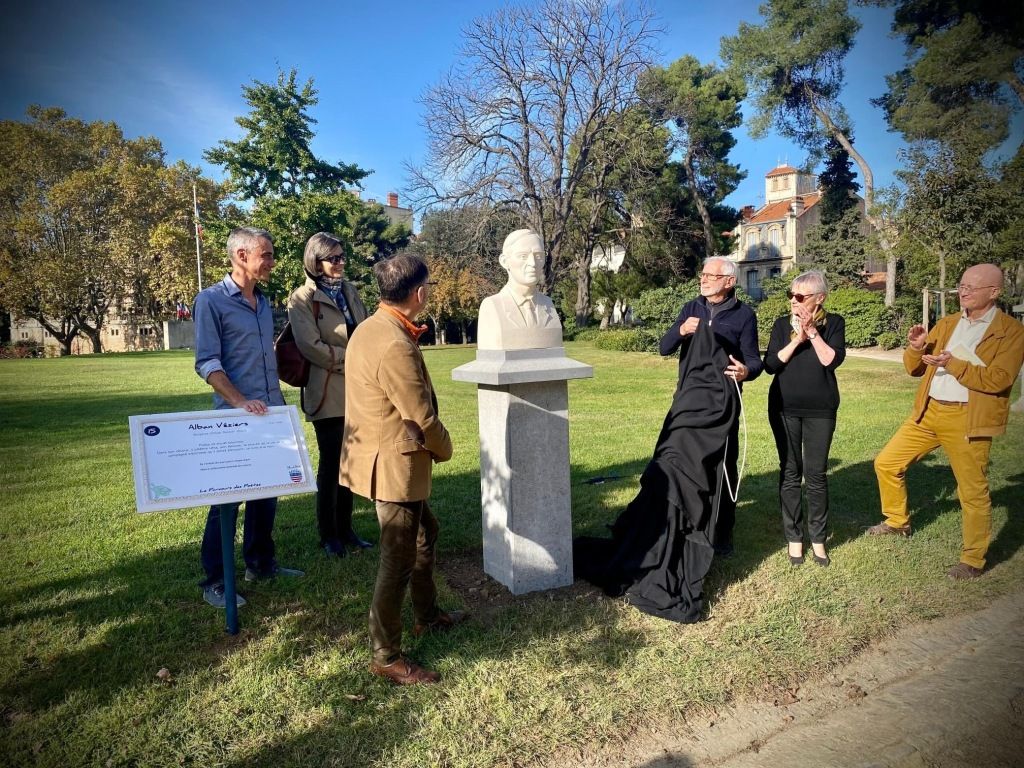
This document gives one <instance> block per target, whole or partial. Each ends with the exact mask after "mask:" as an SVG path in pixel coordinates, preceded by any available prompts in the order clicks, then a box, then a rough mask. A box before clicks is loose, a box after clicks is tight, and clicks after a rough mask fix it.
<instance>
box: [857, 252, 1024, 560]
mask: <svg viewBox="0 0 1024 768" xmlns="http://www.w3.org/2000/svg"><path fill="white" fill-rule="evenodd" d="M1002 286H1003V272H1002V270H1001V269H1000V268H999V267H997V266H996V265H995V264H977V265H975V266H973V267H971V268H969V269H968V270H967V271H965V272H964V274H963V277H962V278H960V284H959V285H958V286H957V290H958V292H959V295H960V307H961V312H960V314H958V315H950V316H949V317H944V318H942V319H941V320H939V322H937V323H936V324H935V327H934V328H932V330H931V332H930V333H927V334H926V333H925V330H924V327H923V326H920V325H915V326H914V327H913V328H911V329H910V332H909V333H908V334H907V341H908V343H909V345H908V346H907V348H906V350H905V351H904V352H903V365H904V366H905V367H906V369H907V372H908V373H909V374H910V375H911V376H917V377H920V378H921V384H920V385H919V386H918V388H917V399H916V400H915V402H914V409H913V411H912V413H911V414H910V418H909V419H907V420H906V421H905V422H903V425H902V426H901V427H900V428H899V430H897V432H896V434H895V435H893V437H892V439H891V440H890V441H889V443H888V445H886V446H885V448H883V449H882V452H881V453H880V454H878V457H877V458H876V459H875V474H876V475H877V477H878V489H879V492H880V494H881V497H882V514H883V515H885V520H883V521H882V522H881V523H879V524H878V525H875V526H872V527H871V528H868V533H869V534H871V535H875V536H886V535H896V536H909V535H910V532H911V530H910V516H909V515H908V514H907V486H906V481H905V477H906V472H907V468H908V467H909V466H910V465H911V464H913V463H915V462H917V461H920V460H921V459H922V458H924V457H925V456H926V455H927V454H929V453H931V452H932V451H933V450H935V449H936V448H938V447H939V446H942V448H943V449H944V450H945V451H946V456H947V457H949V464H950V467H951V468H952V470H953V476H954V477H955V478H956V483H957V495H958V496H959V497H960V506H961V507H962V509H963V548H962V549H961V552H960V562H959V563H957V564H956V565H955V566H953V568H951V569H950V571H949V573H948V574H947V575H948V576H949V577H950V578H952V579H958V580H959V579H975V578H977V577H978V576H980V575H981V574H982V571H983V570H984V568H985V554H986V553H987V552H988V546H989V542H990V540H991V538H992V501H991V499H990V498H989V491H988V475H987V469H988V458H989V449H990V448H991V447H992V438H993V437H994V436H996V435H1001V434H1003V432H1005V431H1006V422H1007V419H1008V417H1009V411H1010V388H1011V387H1012V386H1013V381H1014V379H1015V378H1016V377H1017V372H1018V371H1019V370H1020V366H1021V361H1022V359H1024V326H1022V325H1021V324H1020V323H1019V322H1017V321H1016V320H1014V319H1013V318H1012V317H1010V316H1009V315H1007V314H1005V313H1003V312H1001V311H1000V310H999V309H998V307H996V298H997V297H998V296H999V292H1000V290H1001V289H1002Z"/></svg>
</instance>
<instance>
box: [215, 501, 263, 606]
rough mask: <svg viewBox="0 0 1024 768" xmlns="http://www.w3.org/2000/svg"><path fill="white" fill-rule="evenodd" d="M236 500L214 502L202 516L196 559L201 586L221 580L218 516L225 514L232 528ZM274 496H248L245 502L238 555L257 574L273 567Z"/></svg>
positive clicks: (221, 557)
mask: <svg viewBox="0 0 1024 768" xmlns="http://www.w3.org/2000/svg"><path fill="white" fill-rule="evenodd" d="M240 506H241V503H240V502H235V503H232V504H214V505H213V506H212V507H210V512H209V514H208V515H207V516H206V531H205V532H204V533H203V545H202V548H201V549H200V560H201V561H202V564H203V570H204V571H206V579H205V580H204V581H203V582H201V583H200V586H202V587H208V586H210V585H211V584H216V583H218V582H221V581H224V551H223V549H222V548H221V538H220V516H221V515H229V516H230V518H231V530H232V531H234V530H235V524H236V522H237V519H238V508H239V507H240ZM276 514H277V499H276V498H274V499H250V500H249V501H247V502H245V522H244V523H243V528H242V557H243V558H244V560H245V564H246V566H248V567H249V568H252V569H253V570H255V571H257V572H258V573H268V572H270V571H271V569H272V568H273V567H274V539H273V535H272V534H273V531H274V516H275V515H276Z"/></svg>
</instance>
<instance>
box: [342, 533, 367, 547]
mask: <svg viewBox="0 0 1024 768" xmlns="http://www.w3.org/2000/svg"><path fill="white" fill-rule="evenodd" d="M345 543H346V544H347V545H348V546H350V547H352V549H373V542H372V541H367V540H366V539H361V538H359V534H357V533H356V532H355V531H349V532H348V535H347V536H346V537H345Z"/></svg>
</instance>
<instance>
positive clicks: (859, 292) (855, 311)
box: [825, 288, 892, 347]
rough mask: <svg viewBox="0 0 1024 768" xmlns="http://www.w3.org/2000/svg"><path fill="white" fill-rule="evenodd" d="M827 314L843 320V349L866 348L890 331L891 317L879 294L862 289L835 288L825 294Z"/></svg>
mask: <svg viewBox="0 0 1024 768" xmlns="http://www.w3.org/2000/svg"><path fill="white" fill-rule="evenodd" d="M825 306H826V307H827V308H828V311H829V312H834V313H836V314H837V315H842V316H843V318H844V319H845V320H846V346H848V347H870V346H871V345H872V344H874V343H875V342H876V340H877V339H878V335H879V334H881V333H884V332H885V331H891V330H892V328H891V327H890V318H891V315H890V313H889V311H888V310H887V309H886V306H885V300H884V299H883V297H882V295H881V294H880V293H876V292H874V291H868V290H865V289H864V288H839V289H837V290H835V291H833V292H832V293H831V294H829V297H828V300H827V302H826V305H825Z"/></svg>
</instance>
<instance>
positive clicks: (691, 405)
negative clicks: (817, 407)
mask: <svg viewBox="0 0 1024 768" xmlns="http://www.w3.org/2000/svg"><path fill="white" fill-rule="evenodd" d="M728 365H729V357H728V355H727V354H726V353H725V352H724V351H723V350H722V348H721V347H720V346H719V345H718V343H717V342H716V341H715V340H714V337H713V336H712V334H711V329H710V328H709V327H708V325H707V324H706V323H701V324H700V325H699V326H698V328H697V331H696V333H694V337H693V340H692V341H691V343H690V349H689V351H688V352H687V354H686V356H685V357H684V358H683V359H682V360H681V361H680V365H679V384H678V386H677V387H676V392H675V394H674V395H673V397H672V407H671V408H670V409H669V411H668V414H667V415H666V416H665V423H664V424H663V425H662V428H661V434H660V435H659V436H658V442H657V445H656V446H655V449H654V456H653V457H652V458H651V461H650V463H649V464H648V465H647V468H646V469H645V470H644V472H643V475H642V476H641V478H640V491H639V492H638V493H637V495H636V498H634V499H633V501H631V502H630V503H629V505H628V506H627V507H626V509H625V510H624V511H623V512H622V514H620V515H619V517H618V519H617V520H616V521H615V523H614V524H613V525H612V526H611V530H612V538H610V539H602V538H593V537H580V538H577V539H576V540H575V541H574V543H573V567H574V569H575V573H576V575H577V576H578V577H580V578H583V579H586V580H587V581H589V582H591V583H593V584H595V585H597V586H599V587H601V588H602V589H604V591H605V592H606V593H607V594H609V595H613V596H618V595H622V594H625V595H626V599H627V600H628V601H629V602H630V603H631V604H632V605H633V606H635V607H636V608H638V609H639V610H641V611H643V612H644V613H649V614H651V615H652V616H658V617H659V618H663V619H668V620H670V621H679V622H684V623H692V622H695V621H698V620H699V619H700V614H701V610H702V609H703V584H704V577H705V576H706V575H707V572H708V569H709V568H710V567H711V560H712V558H713V557H714V549H713V543H714V542H713V540H712V537H713V532H714V530H715V522H716V521H715V519H714V517H715V514H716V512H715V510H716V509H717V504H716V503H715V502H716V496H717V494H718V493H728V490H727V489H725V488H724V487H721V488H720V487H719V486H720V478H721V465H722V461H723V459H724V456H725V448H726V441H727V439H728V437H729V431H730V428H731V426H732V424H733V422H734V420H735V419H736V416H737V412H738V410H737V409H738V408H739V394H738V393H737V391H736V387H735V385H734V383H733V381H732V379H729V378H728V377H726V376H725V374H724V371H725V368H726V366H728Z"/></svg>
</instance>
